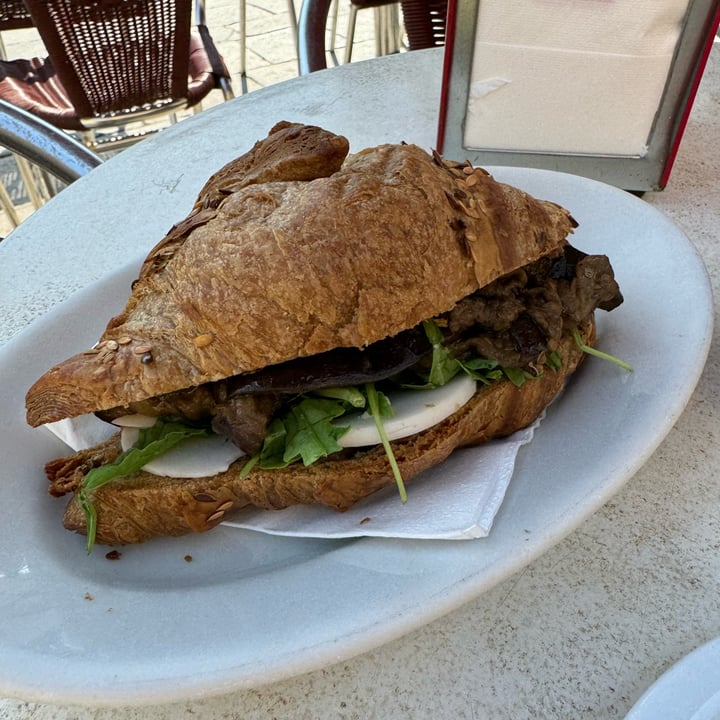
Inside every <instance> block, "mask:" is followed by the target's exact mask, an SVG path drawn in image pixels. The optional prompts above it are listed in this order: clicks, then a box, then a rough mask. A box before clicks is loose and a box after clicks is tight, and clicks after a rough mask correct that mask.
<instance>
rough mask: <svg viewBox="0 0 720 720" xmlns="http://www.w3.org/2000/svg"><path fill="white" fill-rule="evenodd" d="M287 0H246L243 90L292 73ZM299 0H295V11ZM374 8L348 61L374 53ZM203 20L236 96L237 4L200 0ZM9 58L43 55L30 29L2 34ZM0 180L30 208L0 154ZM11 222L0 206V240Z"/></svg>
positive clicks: (23, 212) (341, 24)
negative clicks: (204, 14)
mask: <svg viewBox="0 0 720 720" xmlns="http://www.w3.org/2000/svg"><path fill="white" fill-rule="evenodd" d="M289 1H290V0H263V1H262V2H261V1H260V0H257V1H256V2H252V1H250V2H247V6H246V7H247V10H246V27H247V60H246V68H247V78H248V83H247V84H248V90H249V92H252V91H253V90H255V89H257V88H260V87H264V86H266V85H271V84H273V83H277V82H281V81H282V80H287V79H289V78H292V77H294V76H296V75H297V56H296V50H295V38H294V35H293V32H292V29H291V28H292V25H291V22H290V12H289V5H288V3H289ZM337 1H338V34H337V41H336V46H337V49H338V55H339V57H340V58H342V57H343V52H344V48H345V44H346V31H347V18H348V8H349V0H337ZM300 3H301V0H295V7H296V11H299V9H300ZM374 12H375V11H374V10H363V11H361V12H360V13H359V14H358V21H357V27H356V31H355V42H354V44H353V60H354V61H355V60H362V59H364V58H368V57H372V56H373V55H374V54H375V39H374V38H375V32H374ZM206 13H207V23H208V27H209V29H210V33H211V34H212V36H213V39H214V40H215V43H216V45H217V46H218V48H219V50H220V52H221V54H222V55H223V57H224V58H225V62H226V64H227V66H228V69H229V70H230V73H231V75H232V82H233V89H234V91H235V94H236V95H239V94H240V93H241V82H240V67H241V59H240V5H239V0H206ZM3 41H4V43H5V47H6V50H7V56H8V57H9V58H20V57H34V56H38V55H42V54H43V52H44V51H43V45H42V42H41V41H40V40H39V38H38V36H37V34H36V33H35V31H34V30H14V31H10V32H5V33H3ZM218 102H222V95H221V94H220V92H219V91H214V92H213V93H212V94H211V96H210V97H209V98H208V99H207V100H206V101H205V102H204V107H210V106H211V105H213V104H216V103H218ZM0 182H2V183H3V184H4V185H5V187H6V188H7V189H8V191H9V192H10V194H11V197H12V198H13V203H14V204H15V205H16V207H17V211H18V214H19V215H20V218H21V219H24V218H25V217H27V215H28V214H30V213H31V212H32V211H33V209H34V208H33V206H32V205H31V204H30V203H29V201H28V198H27V195H26V193H25V189H24V187H23V185H22V182H21V181H20V179H19V176H18V172H17V167H16V165H15V163H14V161H13V159H12V158H11V157H7V156H6V157H1V156H0ZM12 227H13V226H12V223H11V222H10V221H9V219H8V217H7V216H6V214H5V213H4V212H3V211H1V210H0V238H2V237H4V236H5V235H7V233H8V232H10V230H12Z"/></svg>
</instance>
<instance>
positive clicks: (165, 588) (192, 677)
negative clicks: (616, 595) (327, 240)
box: [0, 168, 712, 705]
mask: <svg viewBox="0 0 720 720" xmlns="http://www.w3.org/2000/svg"><path fill="white" fill-rule="evenodd" d="M494 173H495V175H496V176H497V177H498V179H501V180H505V181H507V182H510V183H512V184H515V185H518V186H520V187H524V188H525V189H527V190H529V191H530V192H532V193H533V194H535V195H537V196H539V197H547V198H549V199H552V200H554V201H556V202H559V203H561V204H563V205H565V206H566V207H568V208H570V209H571V210H572V212H573V215H574V216H575V217H576V219H577V220H578V221H579V223H580V227H579V228H578V230H577V232H576V236H575V238H574V242H575V244H576V245H577V246H578V247H579V248H580V249H583V250H586V251H590V252H604V253H607V254H608V255H609V256H610V257H611V259H612V262H613V265H614V267H615V268H616V272H617V276H618V279H619V282H620V285H621V287H622V289H623V292H624V295H625V303H624V305H622V306H621V307H620V308H618V309H617V310H615V311H614V312H613V313H611V314H609V315H605V314H603V313H601V314H600V316H599V333H600V339H601V343H602V346H603V348H604V349H605V350H606V351H608V352H610V353H612V354H614V355H616V356H619V357H622V358H623V359H624V360H627V361H628V362H630V363H631V364H632V365H633V366H634V367H635V372H634V373H633V374H627V373H625V372H623V371H619V370H618V369H617V368H616V367H615V366H613V365H610V364H609V363H605V362H602V361H595V360H592V361H591V362H588V363H585V364H584V366H583V367H582V369H581V370H580V372H579V374H578V376H576V377H575V378H574V379H573V381H572V382H571V384H570V386H569V387H568V388H567V391H566V392H565V394H564V395H563V397H562V398H561V400H560V401H559V402H558V403H555V405H553V406H552V407H551V408H550V410H549V412H548V414H547V417H546V419H545V420H544V421H543V423H542V425H541V427H540V429H539V430H538V432H537V433H536V435H535V439H534V440H533V442H532V443H531V444H530V445H528V446H526V447H524V448H523V449H522V450H521V452H520V454H519V456H518V463H517V467H516V472H515V476H514V477H513V480H512V482H511V484H510V488H509V490H508V492H507V494H506V497H505V501H504V504H503V506H502V507H501V509H500V512H499V514H498V516H497V518H496V520H495V525H494V527H493V529H492V532H491V533H490V537H488V538H486V539H482V540H472V541H411V540H402V541H401V540H387V539H367V538H364V539H358V540H343V541H330V540H312V539H297V538H283V537H273V536H269V535H263V534H258V533H253V532H250V531H243V530H237V529H232V528H218V529H216V530H214V531H212V532H211V533H208V534H206V535H201V536H193V537H184V538H179V539H167V540H160V541H157V542H151V543H148V544H146V545H144V546H139V547H127V548H123V549H122V557H121V559H120V560H118V561H114V562H111V561H109V560H107V559H105V557H104V554H103V552H102V551H100V552H95V553H94V554H93V555H92V556H90V557H88V556H87V555H86V554H85V550H84V539H83V538H81V537H79V536H75V535H73V534H71V533H68V532H66V531H65V530H63V529H62V528H61V515H62V510H63V506H64V502H63V501H62V500H55V499H51V498H49V497H48V496H47V493H46V481H45V478H44V475H43V471H42V467H43V463H44V462H45V461H47V460H49V459H51V458H53V457H55V456H57V455H58V454H62V453H64V447H63V446H62V445H61V443H60V442H59V441H58V440H57V439H55V438H53V437H52V436H51V435H50V434H49V433H47V432H46V431H44V430H42V429H41V430H32V429H31V428H29V427H27V426H26V425H25V422H24V409H23V398H24V394H25V391H26V389H27V388H28V386H29V385H30V384H31V383H32V382H33V381H34V380H35V379H36V378H37V377H38V376H39V375H40V374H42V373H43V372H44V371H45V370H46V369H47V368H48V366H49V365H50V363H51V362H54V361H56V360H60V359H62V358H64V357H67V356H68V355H70V354H72V353H74V352H76V351H77V350H78V349H79V348H83V347H87V346H90V345H92V344H93V342H94V341H95V340H96V339H97V337H98V335H99V334H100V332H101V331H102V329H103V328H104V326H105V323H106V321H107V319H108V318H109V317H110V316H111V315H112V314H114V312H116V311H117V310H118V309H120V307H121V306H122V305H123V304H124V299H125V297H126V295H127V293H128V289H129V283H130V280H131V279H132V278H133V277H134V272H135V270H136V267H137V264H135V265H134V266H133V267H128V268H125V269H124V270H122V271H119V272H117V273H114V274H112V275H111V276H109V277H107V278H105V279H104V280H103V281H102V282H101V283H99V284H97V285H94V286H92V287H89V288H86V289H85V290H83V291H81V292H80V293H78V294H76V295H74V296H73V297H72V298H71V299H70V300H69V301H67V302H66V303H64V304H63V305H61V306H59V307H58V308H56V309H55V310H53V311H52V312H51V313H49V314H48V315H46V316H45V317H43V318H41V319H40V320H38V321H37V322H35V323H33V324H32V325H31V326H30V327H29V328H27V329H26V330H25V331H24V332H23V333H21V334H20V335H19V336H16V337H15V338H14V339H13V340H12V341H11V342H10V343H8V344H7V345H6V346H5V347H3V348H2V349H0V377H1V378H2V384H1V386H0V407H1V408H2V414H1V418H0V455H2V458H3V472H2V476H3V482H2V485H0V492H1V493H2V503H1V504H0V514H1V517H0V695H4V696H15V697H17V696H20V697H23V698H26V699H33V700H38V701H45V702H55V703H80V704H90V705H120V704H123V705H127V704H140V703H151V702H152V703H156V702H166V701H171V700H179V699H183V698H190V697H197V696H200V695H204V694H210V693H221V692H225V691H229V690H231V689H233V688H236V687H248V686H252V685H257V684H261V683H267V682H271V681H274V680H278V679H281V678H284V677H288V676H290V675H293V674H298V673H302V672H307V671H310V670H313V669H316V668H319V667H322V666H324V665H326V664H330V663H333V662H337V661H339V660H342V659H344V658H348V657H350V656H352V655H355V654H359V653H362V652H365V651H367V650H370V649H371V648H373V647H376V646H378V645H380V644H382V643H385V642H387V641H389V640H391V639H393V638H396V637H398V636H400V635H402V634H403V633H406V632H408V631H410V630H412V629H414V628H417V627H419V626H420V625H422V624H424V623H427V622H429V621H431V620H433V619H434V618H437V617H438V616H440V615H442V614H443V613H446V612H448V611H450V610H452V609H454V608H456V607H458V606H460V605H461V604H463V603H465V602H467V601H468V600H470V599H471V598H473V597H475V596H477V595H478V594H480V593H482V592H484V591H486V590H488V589H489V588H490V587H492V586H493V585H495V584H496V583H498V582H499V581H501V580H502V579H504V578H506V577H508V576H509V575H510V574H512V573H513V572H515V571H516V570H518V569H519V568H521V567H522V566H524V565H526V564H527V563H529V562H530V561H531V560H532V559H534V558H536V557H537V556H538V555H540V554H541V553H542V552H544V551H545V550H547V549H548V548H550V547H551V546H552V545H554V544H555V543H557V542H558V541H559V540H561V539H562V538H563V537H564V536H565V535H567V534H568V533H569V532H571V531H572V530H573V529H574V528H575V527H577V526H578V525H579V524H580V523H581V522H582V521H583V520H584V519H585V518H587V517H588V516H589V515H590V514H591V513H592V512H593V511H595V510H596V509H597V508H598V507H600V506H601V505H602V504H603V503H604V502H605V501H607V500H608V499H609V498H610V497H611V496H612V495H613V494H614V493H616V492H617V491H618V490H619V489H620V487H621V486H622V485H623V484H624V483H625V482H626V481H627V480H628V478H630V477H631V476H632V475H633V473H634V472H635V471H636V470H638V469H639V468H640V467H641V466H642V465H643V463H644V462H645V461H646V460H647V458H648V457H649V456H650V454H651V453H652V452H653V451H654V450H655V448H656V447H657V446H658V445H659V443H660V442H661V441H662V439H663V437H664V436H665V435H666V433H667V432H668V431H669V430H670V428H671V427H672V425H673V423H674V422H675V421H676V420H677V418H678V416H679V415H680V413H681V412H682V410H683V408H684V407H685V405H686V403H687V401H688V399H689V397H690V395H691V393H692V390H693V388H694V387H695V384H696V382H697V380H698V378H699V376H700V372H701V370H702V368H703V365H704V362H705V358H706V356H707V352H708V347H709V342H710V337H711V331H712V303H711V294H710V286H709V282H708V278H707V275H706V273H705V269H704V267H703V265H702V262H701V260H700V259H699V257H698V255H697V254H696V252H695V250H694V249H693V247H692V246H691V244H690V243H689V242H688V240H687V238H686V237H685V236H684V234H683V233H682V232H681V231H680V230H679V229H678V228H677V227H676V226H675V225H673V224H672V223H671V222H670V221H669V220H667V219H666V218H665V217H664V216H663V215H661V214H660V213H658V212H657V211H656V210H655V209H654V208H652V207H651V206H649V205H647V204H646V203H644V202H643V201H641V200H638V199H637V198H635V197H633V196H631V195H628V194H626V193H624V192H622V191H620V190H617V189H616V188H613V187H609V186H606V185H602V184H600V183H597V182H594V181H591V180H586V179H583V178H579V177H575V176H571V175H564V174H558V173H552V172H548V171H542V170H525V169H518V168H495V169H494ZM688 308H692V310H693V312H691V313H689V312H687V309H688ZM659 380H661V381H662V385H661V386H660V385H659ZM463 452H472V450H467V451H463ZM449 462H452V458H451V459H450V461H449ZM442 473H443V468H442V467H440V468H438V469H436V470H435V471H434V472H433V473H430V477H429V479H432V477H441V476H442Z"/></svg>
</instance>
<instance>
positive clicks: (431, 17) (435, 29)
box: [298, 0, 447, 75]
mask: <svg viewBox="0 0 720 720" xmlns="http://www.w3.org/2000/svg"><path fill="white" fill-rule="evenodd" d="M331 4H332V0H303V3H302V6H301V8H300V15H299V17H298V70H299V72H300V75H307V74H308V73H311V72H315V71H316V70H322V69H324V68H326V67H327V58H326V55H325V51H326V47H325V27H326V25H327V18H328V13H329V11H330V6H331ZM376 4H378V5H382V4H385V2H378V3H373V2H370V3H368V7H373V6H374V5H376ZM401 6H402V13H403V22H404V24H405V30H406V32H407V35H408V44H409V48H410V50H422V49H424V48H430V47H437V46H438V45H444V44H445V28H446V24H447V21H446V15H447V0H403V2H402V3H401Z"/></svg>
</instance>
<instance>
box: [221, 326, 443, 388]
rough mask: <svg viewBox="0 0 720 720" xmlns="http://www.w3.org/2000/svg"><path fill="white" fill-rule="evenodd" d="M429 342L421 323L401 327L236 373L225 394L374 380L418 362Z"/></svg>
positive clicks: (359, 383) (334, 385) (424, 353)
mask: <svg viewBox="0 0 720 720" xmlns="http://www.w3.org/2000/svg"><path fill="white" fill-rule="evenodd" d="M431 350H432V346H431V344H430V342H429V340H428V339H427V335H426V334H425V331H424V330H423V329H422V327H417V328H412V329H410V330H405V331H403V332H401V333H399V334H397V335H395V336H394V337H391V338H386V339H385V340H379V341H378V342H376V343H373V344H372V345H369V346H368V347H366V348H364V349H358V348H336V349H335V350H330V351H328V352H325V353H321V354H319V355H313V356H312V357H304V358H297V359H295V360H290V361H288V362H286V363H281V364H279V365H273V366H272V367H268V368H264V369H263V370H258V371H257V372H254V373H249V374H246V375H236V376H235V377H233V378H229V379H228V380H226V381H225V383H226V386H227V392H228V396H230V397H232V396H233V395H240V394H250V393H276V394H292V393H300V392H310V391H312V390H319V389H321V388H327V387H344V386H348V385H362V384H363V383H369V382H378V381H380V380H384V379H385V378H387V377H389V376H392V375H396V374H397V373H399V372H401V371H402V370H405V369H407V368H409V367H411V366H412V365H415V364H416V363H418V362H419V361H420V360H421V359H422V358H423V357H424V356H425V355H427V353H428V352H430V351H431Z"/></svg>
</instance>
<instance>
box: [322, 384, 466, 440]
mask: <svg viewBox="0 0 720 720" xmlns="http://www.w3.org/2000/svg"><path fill="white" fill-rule="evenodd" d="M476 387H477V383H476V382H475V380H473V379H472V378H471V377H469V376H468V375H466V374H465V373H460V374H459V375H457V376H456V377H454V378H453V379H452V380H451V381H450V382H449V383H447V385H443V387H440V388H437V389H435V390H400V391H398V392H396V393H388V399H389V400H390V403H391V405H392V408H393V412H394V414H393V416H392V417H386V418H383V419H382V420H383V426H384V428H385V432H386V433H387V436H388V438H389V439H390V440H400V439H402V438H405V437H409V436H410V435H415V434H416V433H419V432H422V431H423V430H427V429H428V428H431V427H432V426H433V425H437V424H438V423H439V422H441V421H442V420H444V419H445V418H446V417H449V416H450V415H452V414H453V413H454V412H455V411H457V410H459V409H460V408H461V407H462V406H463V405H465V403H466V402H467V401H468V400H470V398H471V397H472V396H473V395H474V394H475V390H476ZM335 424H336V425H337V426H338V427H346V426H347V425H348V424H349V425H350V429H349V430H348V431H347V432H346V433H345V434H344V435H343V436H342V437H341V438H340V439H339V440H338V444H339V445H341V446H342V447H364V446H366V445H377V444H378V443H379V442H381V439H380V435H379V434H378V431H377V427H376V425H375V420H374V419H373V417H372V416H371V415H369V414H368V413H366V412H365V413H362V414H361V415H358V416H357V417H355V418H353V419H352V420H351V421H350V422H348V418H344V417H343V418H338V420H337V421H336V423H335Z"/></svg>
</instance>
